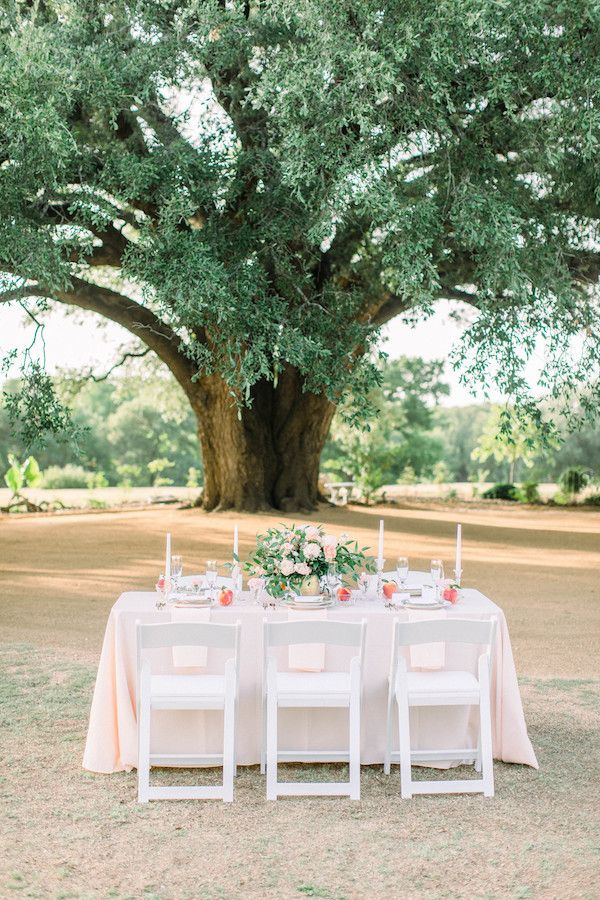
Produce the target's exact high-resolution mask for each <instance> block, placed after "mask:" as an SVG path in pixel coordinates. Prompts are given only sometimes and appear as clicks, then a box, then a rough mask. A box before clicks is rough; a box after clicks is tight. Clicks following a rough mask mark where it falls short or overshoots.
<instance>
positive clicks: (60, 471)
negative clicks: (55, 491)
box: [43, 464, 96, 488]
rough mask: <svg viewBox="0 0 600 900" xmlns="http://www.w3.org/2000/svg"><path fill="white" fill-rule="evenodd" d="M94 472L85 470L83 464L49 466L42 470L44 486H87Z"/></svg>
mask: <svg viewBox="0 0 600 900" xmlns="http://www.w3.org/2000/svg"><path fill="white" fill-rule="evenodd" d="M95 474H96V473H95V472H87V471H86V470H85V469H84V468H83V466H74V465H71V464H69V465H66V466H49V467H48V468H47V469H46V471H45V472H44V482H43V486H44V487H45V488H87V487H88V482H89V479H90V478H91V477H94V475H95Z"/></svg>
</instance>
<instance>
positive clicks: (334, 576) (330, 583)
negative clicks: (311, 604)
mask: <svg viewBox="0 0 600 900" xmlns="http://www.w3.org/2000/svg"><path fill="white" fill-rule="evenodd" d="M341 584H342V579H341V578H340V576H339V575H338V571H337V569H336V567H335V566H333V565H332V566H329V570H328V571H327V574H326V575H323V577H322V578H321V583H320V588H321V590H322V591H323V592H324V593H325V594H327V595H328V596H329V597H330V598H331V599H332V600H333V599H334V598H335V596H336V591H337V589H338V588H339V587H340V586H341Z"/></svg>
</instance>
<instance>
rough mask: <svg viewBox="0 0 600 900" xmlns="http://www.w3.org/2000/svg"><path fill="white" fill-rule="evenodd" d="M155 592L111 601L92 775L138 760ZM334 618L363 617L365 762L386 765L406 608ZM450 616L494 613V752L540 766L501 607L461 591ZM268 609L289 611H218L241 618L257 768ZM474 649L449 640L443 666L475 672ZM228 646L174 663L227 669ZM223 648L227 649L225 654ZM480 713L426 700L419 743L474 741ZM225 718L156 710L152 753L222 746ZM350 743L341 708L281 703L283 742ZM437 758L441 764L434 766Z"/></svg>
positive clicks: (417, 717)
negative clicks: (139, 663) (143, 650)
mask: <svg viewBox="0 0 600 900" xmlns="http://www.w3.org/2000/svg"><path fill="white" fill-rule="evenodd" d="M155 599H156V595H155V594H153V593H125V594H122V595H121V596H120V597H119V599H118V600H117V602H116V603H115V605H114V606H113V608H112V610H111V612H110V616H109V619H108V623H107V626H106V633H105V635H104V644H103V647H102V655H101V658H100V665H99V667H98V676H97V679H96V687H95V690H94V697H93V701H92V708H91V713H90V722H89V729H88V736H87V742H86V747H85V753H84V757H83V766H84V768H85V769H88V770H90V771H92V772H120V771H123V770H130V769H132V768H134V767H135V766H136V764H137V723H136V700H135V693H136V646H135V640H136V639H135V623H136V620H137V619H139V620H141V621H142V622H162V621H164V622H167V621H170V618H171V613H170V611H169V610H161V611H157V610H156V609H155ZM327 615H328V618H331V619H336V618H338V619H342V620H347V621H350V620H356V619H361V618H366V619H367V641H366V652H365V661H364V686H363V706H362V741H361V759H362V762H363V763H364V764H372V763H381V762H383V755H384V748H385V725H386V700H387V689H388V688H387V685H388V674H389V665H390V653H391V641H392V622H393V620H394V618H395V617H396V616H400V617H403V616H407V612H405V611H404V610H402V611H394V612H393V613H392V612H390V611H389V610H387V609H385V608H384V607H383V605H382V604H381V603H377V602H370V603H365V604H364V605H362V606H359V605H356V606H351V607H342V606H337V607H335V608H334V609H332V610H329V611H328V614H327ZM447 615H448V617H456V618H476V619H480V618H488V617H490V616H493V615H495V616H497V617H498V624H499V627H498V635H497V646H496V648H495V653H494V664H493V673H492V727H493V745H494V757H495V758H496V759H500V760H503V761H504V762H511V763H522V764H525V765H529V766H533V767H535V768H537V767H538V764H537V760H536V758H535V753H534V752H533V748H532V746H531V742H530V740H529V737H528V734H527V727H526V725H525V718H524V716H523V707H522V705H521V696H520V693H519V686H518V683H517V675H516V671H515V665H514V661H513V655H512V649H511V645H510V638H509V635H508V629H507V626H506V620H505V618H504V614H503V612H502V610H501V609H500V608H499V607H498V606H496V605H495V604H494V603H492V601H491V600H489V599H488V598H487V597H484V596H483V594H481V593H480V592H479V591H475V590H464V591H463V597H462V599H461V600H460V602H459V603H458V604H456V606H455V607H453V608H452V609H449V610H448V612H447ZM265 616H269V617H275V618H279V619H285V618H287V612H286V611H285V610H281V611H279V610H277V611H269V612H265V611H264V610H263V609H262V608H261V607H259V606H256V605H251V604H250V603H249V602H239V603H236V604H234V605H233V606H231V607H228V608H221V607H217V608H215V609H213V610H212V613H211V618H212V621H215V622H235V621H236V620H237V619H240V620H241V623H242V634H241V651H240V702H239V724H238V735H239V740H238V762H239V764H240V765H256V764H257V763H258V762H259V759H260V737H261V690H262V689H261V684H262V665H263V663H262V660H263V654H262V627H263V619H264V618H265ZM477 652H478V648H476V647H473V648H469V647H467V645H462V644H461V645H447V646H446V654H445V667H446V668H454V669H456V668H461V669H464V668H468V669H472V670H473V671H474V670H475V665H476V657H477ZM222 653H223V651H218V650H213V649H209V651H208V661H207V666H206V669H202V670H194V669H184V670H181V669H178V670H177V671H185V672H189V671H191V672H194V671H207V672H215V671H222V667H223V663H224V659H223V656H222ZM155 654H156V655H155V659H154V665H155V667H156V670H158V671H163V672H169V671H170V672H172V671H173V660H172V654H171V652H170V651H168V650H166V651H155ZM220 654H221V655H220ZM351 655H352V651H351V650H349V649H348V648H343V647H340V648H338V647H327V648H326V655H325V668H326V669H328V670H334V671H335V670H340V669H343V668H346V667H347V665H348V662H349V657H350V656H351ZM279 667H280V669H282V670H285V669H286V668H287V667H288V654H287V652H286V650H285V648H284V649H283V651H282V652H281V654H280V657H279ZM477 715H478V711H477V709H474V708H468V707H446V708H443V707H421V708H415V709H412V710H411V737H412V744H413V749H430V750H432V749H439V748H443V747H473V746H474V745H475V743H476V725H477ZM222 739H223V732H222V719H221V715H220V714H219V713H216V712H204V711H199V712H189V711H187V712H180V711H157V712H155V713H154V714H153V719H152V735H151V750H152V752H153V753H164V754H168V753H182V754H185V753H211V754H212V753H214V754H217V753H220V752H222ZM346 744H347V712H346V711H345V710H329V709H327V710H319V709H315V710H285V709H284V710H281V711H280V725H279V747H280V749H281V750H289V749H295V750H298V751H302V750H303V751H305V752H306V751H309V750H317V751H318V750H329V749H333V748H338V749H339V748H340V747H344V746H346ZM437 765H438V766H439V765H440V764H439V763H438V764H437Z"/></svg>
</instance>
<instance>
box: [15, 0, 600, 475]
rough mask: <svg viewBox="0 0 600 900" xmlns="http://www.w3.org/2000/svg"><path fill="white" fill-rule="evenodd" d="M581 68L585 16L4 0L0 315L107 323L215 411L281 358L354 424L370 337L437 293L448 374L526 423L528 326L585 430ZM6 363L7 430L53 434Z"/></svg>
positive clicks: (449, 8)
mask: <svg viewBox="0 0 600 900" xmlns="http://www.w3.org/2000/svg"><path fill="white" fill-rule="evenodd" d="M599 79H600V54H599V53H598V16H597V9H596V7H595V5H594V4H590V3H589V2H587V0H571V2H569V3H556V2H549V0H512V2H510V3H509V2H495V0H462V2H448V3H445V4H442V5H440V4H434V3H429V4H428V3H423V2H422V0H420V2H416V0H409V2H402V3H400V2H397V0H393V2H387V3H384V4H382V3H380V2H375V0H360V2H347V0H298V2H295V3H293V4H290V3H289V2H288V0H271V2H269V3H259V2H257V0H249V2H241V0H232V2H227V3H223V2H219V0H204V2H202V3H198V2H197V0H163V2H160V3H157V2H149V0H132V2H130V3H122V2H115V0H96V2H89V0H45V2H42V3H31V4H26V3H22V2H18V0H7V2H5V3H4V4H3V8H2V13H1V18H0V135H1V139H0V163H1V164H0V272H2V273H4V274H2V275H1V277H0V289H1V294H0V302H3V301H5V302H21V303H22V304H23V305H26V306H27V308H28V309H29V310H30V312H31V313H32V315H33V316H36V317H37V315H38V312H39V307H40V306H43V305H44V304H46V303H47V302H53V301H55V300H58V301H59V302H62V303H68V304H74V305H77V306H80V307H82V308H84V309H88V310H93V311H96V312H97V313H100V314H101V315H105V316H108V317H110V318H113V319H115V321H120V322H121V324H123V325H124V327H126V328H128V329H129V330H130V331H131V332H132V333H134V334H136V335H137V337H138V338H139V339H141V340H142V341H145V342H146V343H147V344H148V346H150V347H151V348H152V349H153V350H154V351H156V352H157V353H158V354H159V355H160V356H161V358H163V359H164V360H165V361H166V362H167V364H168V365H169V366H170V367H171V369H172V371H174V372H175V373H176V374H177V377H179V378H181V379H182V380H185V379H188V380H189V379H191V377H192V373H193V372H194V371H200V372H202V373H204V374H207V373H208V374H210V373H217V374H218V375H219V376H221V377H222V378H223V379H224V380H225V382H226V383H227V385H228V386H229V389H230V391H231V397H232V398H233V399H234V400H235V401H237V402H238V403H240V404H244V403H248V404H249V403H251V402H255V403H256V401H257V394H256V392H254V388H255V387H256V386H257V385H258V384H262V383H265V382H266V383H269V384H271V385H277V384H278V383H279V379H280V377H281V374H282V372H283V371H284V370H285V368H286V367H292V368H293V369H294V370H295V371H297V372H298V373H299V375H300V377H301V380H302V383H303V385H304V387H305V388H306V389H307V390H309V391H316V392H325V393H326V394H327V395H328V396H329V397H330V398H331V399H332V400H333V401H334V402H335V403H339V404H341V406H342V407H343V409H344V411H345V413H346V415H347V416H348V417H349V418H350V419H351V420H352V421H355V422H356V421H360V420H363V419H364V417H365V415H366V414H367V413H368V412H369V410H370V406H369V398H370V396H371V393H372V390H373V388H374V386H376V384H377V382H378V377H379V376H378V372H377V369H376V368H375V367H374V366H373V365H372V355H373V348H374V346H375V344H376V341H377V338H378V330H379V329H380V327H381V326H382V325H383V324H385V323H386V322H388V321H389V320H390V319H392V318H393V317H395V316H398V315H405V316H408V317H409V318H414V319H422V318H424V317H427V316H428V315H429V314H430V313H431V311H432V309H433V307H434V305H435V304H436V302H437V301H438V300H439V299H440V298H445V299H451V300H457V301H460V302H462V303H464V304H466V305H467V306H468V307H470V308H471V309H472V311H473V312H472V316H471V317H470V324H469V325H468V326H467V328H466V331H465V335H464V339H463V341H462V343H461V345H460V347H459V348H458V349H457V353H456V356H455V362H456V364H457V365H458V366H459V367H460V370H461V373H462V375H463V377H464V378H465V379H466V380H472V379H478V380H480V381H481V382H482V383H483V384H484V385H486V384H488V383H489V382H490V380H491V379H493V380H495V381H496V383H497V384H498V385H499V386H500V388H501V389H502V391H503V392H505V393H506V394H507V395H509V396H510V397H512V398H513V399H514V401H515V403H516V409H517V411H519V410H523V409H524V410H525V411H526V412H527V413H528V414H529V415H530V416H532V417H534V418H535V417H536V416H538V413H539V409H538V404H537V401H536V400H535V398H534V396H533V394H532V393H531V391H530V389H529V388H528V385H527V382H526V380H525V378H524V371H525V367H526V365H527V362H528V359H529V358H530V357H531V355H532V354H533V353H534V350H535V347H536V341H537V340H538V339H539V338H541V339H543V341H544V354H543V365H542V370H541V373H540V378H539V384H540V386H541V387H542V389H543V390H544V392H545V393H546V394H547V395H548V396H549V397H550V398H551V399H552V400H553V401H558V400H559V399H562V400H564V399H567V400H569V399H571V398H572V397H573V395H574V394H575V393H577V392H578V391H579V390H580V389H581V387H582V386H585V387H586V392H585V394H584V395H583V399H582V408H581V414H582V415H588V414H589V415H592V414H593V413H594V411H595V409H596V407H597V404H598V388H597V375H598V366H599V362H600V343H599V341H598V334H599V333H600V316H599V311H598V305H597V302H596V300H595V299H594V296H593V293H592V291H591V287H590V286H591V285H593V284H595V283H596V281H597V279H598V273H599V271H600V255H599V254H598V250H597V237H598V220H599V216H600V208H599V203H598V196H599V191H598V146H599V141H600V116H599V114H598V109H597V104H596V102H595V100H594V96H595V93H597V90H596V85H597V83H598V80H599ZM26 363H27V381H26V384H25V385H24V386H23V387H22V388H20V389H19V391H18V392H17V393H14V394H10V395H9V396H8V398H7V403H8V407H9V410H10V412H11V415H12V416H13V417H16V418H19V419H20V420H21V421H22V422H23V423H24V424H23V428H24V432H23V439H24V440H26V441H29V440H31V439H33V438H34V437H35V436H36V435H39V434H40V433H41V432H47V433H48V434H49V435H53V434H56V433H57V432H64V431H65V430H69V429H70V428H71V427H72V425H73V422H72V421H71V420H70V419H69V418H68V416H67V415H66V414H65V413H64V412H63V411H62V410H61V405H60V403H59V397H58V395H57V394H56V391H55V385H54V383H53V382H51V381H49V380H48V379H47V378H45V377H44V375H43V372H42V371H41V369H40V368H39V367H36V365H31V354H29V356H28V359H27V360H26ZM189 364H191V365H189ZM184 370H185V372H186V373H187V374H186V375H185V376H184V375H182V374H181V373H182V371H184ZM190 383H191V382H190ZM201 389H202V388H201V385H199V386H198V390H199V391H200V390H201ZM578 416H579V412H578ZM406 464H413V463H411V462H410V461H407V462H406ZM382 465H383V463H382Z"/></svg>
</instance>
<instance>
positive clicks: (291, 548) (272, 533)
mask: <svg viewBox="0 0 600 900" xmlns="http://www.w3.org/2000/svg"><path fill="white" fill-rule="evenodd" d="M366 549H367V548H366V547H363V548H362V549H361V550H359V548H358V544H357V543H356V541H351V540H350V539H349V538H348V536H347V535H345V534H342V535H340V537H339V538H337V537H336V536H335V535H334V534H328V533H326V531H325V529H324V527H323V526H322V525H298V526H295V525H292V526H291V527H286V526H282V527H281V528H269V530H268V531H267V532H266V534H259V535H258V537H257V539H256V550H255V552H254V554H253V555H252V556H251V557H250V561H249V562H247V563H246V566H245V568H246V571H247V572H248V574H249V575H250V576H251V577H254V578H257V577H258V578H264V579H265V586H266V589H267V591H268V592H269V594H270V595H271V596H272V597H283V596H284V595H285V594H287V593H289V592H293V593H295V594H300V593H318V592H319V579H320V578H322V577H323V576H324V575H328V574H330V573H331V572H332V571H335V572H336V573H337V574H339V575H344V574H347V573H352V574H353V575H354V573H355V572H357V570H360V571H368V572H372V571H374V568H375V566H374V561H373V558H372V557H370V556H366V555H365V550H366Z"/></svg>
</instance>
